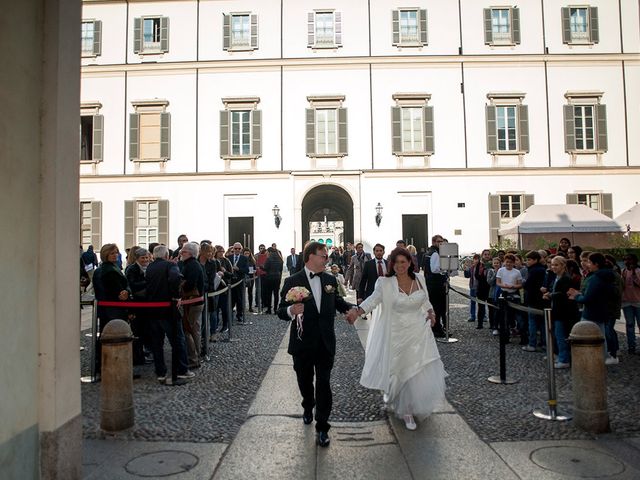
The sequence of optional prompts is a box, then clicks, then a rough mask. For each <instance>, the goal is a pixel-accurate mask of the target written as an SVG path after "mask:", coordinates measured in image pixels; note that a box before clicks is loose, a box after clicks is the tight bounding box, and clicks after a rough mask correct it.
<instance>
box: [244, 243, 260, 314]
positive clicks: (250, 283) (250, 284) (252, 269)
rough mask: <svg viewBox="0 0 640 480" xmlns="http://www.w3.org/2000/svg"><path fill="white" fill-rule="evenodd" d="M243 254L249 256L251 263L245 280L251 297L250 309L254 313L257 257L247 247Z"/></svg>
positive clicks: (249, 297)
mask: <svg viewBox="0 0 640 480" xmlns="http://www.w3.org/2000/svg"><path fill="white" fill-rule="evenodd" d="M242 254H243V255H244V256H245V257H247V263H248V264H249V276H248V277H247V278H246V280H245V285H246V287H247V298H248V299H249V311H250V312H251V313H253V285H254V284H255V278H254V275H255V273H256V259H255V257H254V256H253V253H251V249H249V248H245V249H244V250H243V251H242ZM257 304H258V301H257V300H256V305H257ZM256 308H257V307H256Z"/></svg>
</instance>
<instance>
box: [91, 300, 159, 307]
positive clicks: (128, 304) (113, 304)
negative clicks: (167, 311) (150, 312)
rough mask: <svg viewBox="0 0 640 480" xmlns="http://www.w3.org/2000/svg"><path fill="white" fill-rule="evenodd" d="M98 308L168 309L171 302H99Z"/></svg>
mask: <svg viewBox="0 0 640 480" xmlns="http://www.w3.org/2000/svg"><path fill="white" fill-rule="evenodd" d="M98 306H99V307H141V308H145V307H146V308H164V307H170V306H171V302H107V301H104V300H101V301H99V302H98Z"/></svg>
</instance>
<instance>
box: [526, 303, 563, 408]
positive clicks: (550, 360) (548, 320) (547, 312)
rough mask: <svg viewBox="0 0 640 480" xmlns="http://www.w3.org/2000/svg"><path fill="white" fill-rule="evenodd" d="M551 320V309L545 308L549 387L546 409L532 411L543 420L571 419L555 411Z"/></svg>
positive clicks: (556, 404) (556, 403)
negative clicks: (545, 410) (544, 410)
mask: <svg viewBox="0 0 640 480" xmlns="http://www.w3.org/2000/svg"><path fill="white" fill-rule="evenodd" d="M552 321H553V320H552V318H551V309H550V308H545V309H544V323H545V326H546V330H547V331H546V334H547V336H546V337H547V371H548V375H547V384H548V389H549V400H547V406H548V411H547V412H543V411H542V409H540V408H536V409H535V410H534V411H533V416H534V417H537V418H542V419H544V420H557V421H565V420H571V417H570V416H569V415H559V414H558V411H557V407H558V400H557V398H556V376H555V369H554V366H553V335H552V334H551V332H552V328H553V323H552Z"/></svg>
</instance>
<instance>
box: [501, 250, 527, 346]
mask: <svg viewBox="0 0 640 480" xmlns="http://www.w3.org/2000/svg"><path fill="white" fill-rule="evenodd" d="M515 263H516V257H515V255H513V254H511V253H508V254H507V255H505V256H504V266H503V267H501V268H500V269H499V270H498V273H496V285H497V286H499V287H500V288H501V289H502V298H504V299H505V300H507V301H508V302H514V303H520V288H522V274H521V273H520V270H518V269H516V268H514V267H515ZM500 313H502V312H500ZM502 314H503V313H502ZM507 320H508V324H509V328H511V329H512V335H519V333H518V332H517V331H516V316H515V311H514V310H513V309H512V308H510V309H508V310H507Z"/></svg>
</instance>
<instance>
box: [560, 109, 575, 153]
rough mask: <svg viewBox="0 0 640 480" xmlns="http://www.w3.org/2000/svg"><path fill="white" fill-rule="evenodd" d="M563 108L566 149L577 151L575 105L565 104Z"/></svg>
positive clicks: (567, 150)
mask: <svg viewBox="0 0 640 480" xmlns="http://www.w3.org/2000/svg"><path fill="white" fill-rule="evenodd" d="M562 110H563V115H564V151H565V152H575V150H576V119H575V117H574V115H573V105H564V106H563V107H562Z"/></svg>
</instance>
